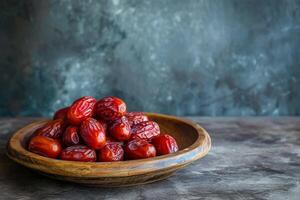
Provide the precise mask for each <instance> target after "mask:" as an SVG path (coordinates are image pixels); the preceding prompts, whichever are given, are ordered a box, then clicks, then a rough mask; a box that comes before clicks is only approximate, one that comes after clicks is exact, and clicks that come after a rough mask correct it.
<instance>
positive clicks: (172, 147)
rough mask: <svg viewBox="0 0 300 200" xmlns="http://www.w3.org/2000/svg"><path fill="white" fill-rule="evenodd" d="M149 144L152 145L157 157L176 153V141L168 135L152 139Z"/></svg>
mask: <svg viewBox="0 0 300 200" xmlns="http://www.w3.org/2000/svg"><path fill="white" fill-rule="evenodd" d="M151 143H152V144H153V145H154V147H155V149H156V153H157V155H165V154H169V153H174V152H176V151H178V145H177V143H176V140H175V139H174V138H173V137H172V136H170V135H158V136H156V137H153V138H152V140H151Z"/></svg>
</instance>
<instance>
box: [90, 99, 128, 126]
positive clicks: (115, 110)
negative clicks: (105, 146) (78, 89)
mask: <svg viewBox="0 0 300 200" xmlns="http://www.w3.org/2000/svg"><path fill="white" fill-rule="evenodd" d="M125 113H126V104H125V102H124V101H123V100H122V99H119V98H117V97H104V98H102V99H100V100H99V101H98V102H97V104H96V115H97V116H98V117H100V118H101V119H102V120H104V121H105V122H108V123H111V122H112V121H115V120H117V119H118V118H120V117H122V116H124V115H125Z"/></svg>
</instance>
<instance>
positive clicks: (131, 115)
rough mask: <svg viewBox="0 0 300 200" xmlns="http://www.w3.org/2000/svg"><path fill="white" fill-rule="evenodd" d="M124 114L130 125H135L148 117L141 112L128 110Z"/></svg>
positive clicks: (147, 119)
mask: <svg viewBox="0 0 300 200" xmlns="http://www.w3.org/2000/svg"><path fill="white" fill-rule="evenodd" d="M125 116H126V117H127V119H128V121H129V124H130V127H132V126H134V125H137V124H138V123H140V122H145V121H149V118H148V117H147V116H146V115H144V113H142V112H128V113H126V115H125Z"/></svg>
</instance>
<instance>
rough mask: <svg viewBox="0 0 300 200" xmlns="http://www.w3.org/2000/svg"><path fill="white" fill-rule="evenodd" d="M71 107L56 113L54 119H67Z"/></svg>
mask: <svg viewBox="0 0 300 200" xmlns="http://www.w3.org/2000/svg"><path fill="white" fill-rule="evenodd" d="M68 110H69V107H65V108H61V109H59V110H58V111H56V112H55V114H54V116H53V119H66V118H67V113H68Z"/></svg>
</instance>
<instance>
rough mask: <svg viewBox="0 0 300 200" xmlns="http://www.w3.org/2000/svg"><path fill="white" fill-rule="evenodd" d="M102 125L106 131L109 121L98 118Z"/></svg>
mask: <svg viewBox="0 0 300 200" xmlns="http://www.w3.org/2000/svg"><path fill="white" fill-rule="evenodd" d="M97 121H98V122H99V123H100V124H101V125H102V127H103V129H104V132H106V131H107V123H105V122H104V121H103V120H101V119H98V120H97Z"/></svg>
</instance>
